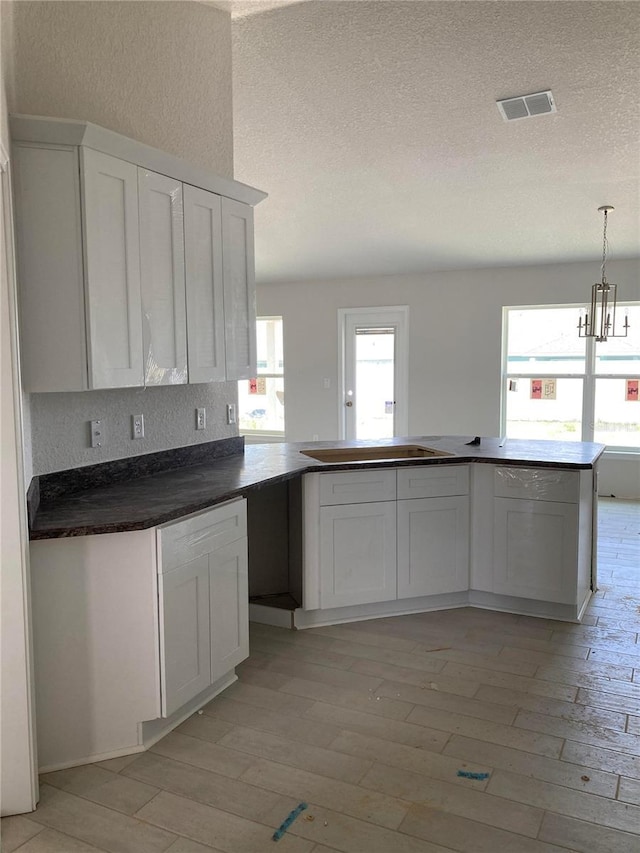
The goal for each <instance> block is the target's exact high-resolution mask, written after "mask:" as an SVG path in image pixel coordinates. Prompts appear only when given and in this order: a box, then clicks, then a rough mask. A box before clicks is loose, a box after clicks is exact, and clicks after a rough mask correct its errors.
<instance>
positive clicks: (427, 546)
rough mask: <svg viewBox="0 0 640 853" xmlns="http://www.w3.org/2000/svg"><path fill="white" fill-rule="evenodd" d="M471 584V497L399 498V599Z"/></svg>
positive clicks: (458, 589) (460, 588) (464, 588)
mask: <svg viewBox="0 0 640 853" xmlns="http://www.w3.org/2000/svg"><path fill="white" fill-rule="evenodd" d="M468 587H469V498H468V497H467V496H458V497H446V498H422V499H415V500H401V501H398V598H412V597H414V596H419V595H439V594H441V593H445V592H459V591H461V590H466V589H468Z"/></svg>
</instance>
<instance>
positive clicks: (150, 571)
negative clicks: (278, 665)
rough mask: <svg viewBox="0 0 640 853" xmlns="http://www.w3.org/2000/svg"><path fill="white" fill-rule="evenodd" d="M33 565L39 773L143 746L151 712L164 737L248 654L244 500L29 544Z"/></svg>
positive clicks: (100, 758) (123, 752) (211, 694)
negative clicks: (143, 525)
mask: <svg viewBox="0 0 640 853" xmlns="http://www.w3.org/2000/svg"><path fill="white" fill-rule="evenodd" d="M30 563H31V585H32V602H33V626H34V669H35V684H36V707H37V723H36V725H37V735H38V758H39V764H40V770H41V771H43V772H44V771H47V770H57V769H60V768H62V767H65V766H66V767H69V766H72V765H74V764H85V763H87V762H89V761H101V760H103V759H107V758H113V757H115V756H117V755H122V754H127V753H131V752H137V751H140V750H141V749H143V748H145V746H146V745H147V737H146V735H145V733H144V732H143V729H144V728H145V725H148V724H149V721H153V725H154V726H155V727H156V730H157V732H159V733H160V734H164V733H165V732H166V731H168V730H169V729H170V728H171V727H172V726H175V725H176V724H177V722H178V721H179V720H180V714H181V709H182V708H184V707H185V706H186V711H190V710H191V711H192V710H195V707H197V704H196V705H195V707H194V704H193V702H192V704H191V706H189V705H188V703H189V702H190V701H191V700H193V699H194V697H196V696H200V695H202V697H203V701H204V700H206V699H208V698H209V696H213V695H215V692H216V691H217V690H220V689H222V686H223V685H226V683H228V682H230V680H232V678H233V669H234V667H235V666H236V665H237V664H239V663H240V662H241V661H242V660H244V659H245V658H246V657H248V654H249V642H248V626H249V623H248V571H247V569H248V557H247V520H246V501H244V500H236V501H232V502H230V503H228V504H224V505H221V506H218V507H215V508H213V509H211V510H207V511H205V512H201V513H197V514H195V515H192V516H189V517H187V518H185V519H183V520H181V521H178V522H175V523H172V524H167V525H165V526H164V527H159V528H156V529H153V528H151V529H149V530H139V531H131V532H126V533H110V534H104V535H94V536H77V537H69V538H61V539H49V540H42V541H35V542H32V543H31V548H30ZM225 676H227V677H228V678H227V680H226V681H225V678H224V677H225ZM216 682H217V685H216ZM208 688H209V692H208V693H207V690H208ZM197 702H198V703H200V704H201V700H200V699H198V700H197ZM172 715H175V716H173V717H172V718H171V719H170V720H163V719H162V718H166V717H171V716H172ZM141 724H144V725H141Z"/></svg>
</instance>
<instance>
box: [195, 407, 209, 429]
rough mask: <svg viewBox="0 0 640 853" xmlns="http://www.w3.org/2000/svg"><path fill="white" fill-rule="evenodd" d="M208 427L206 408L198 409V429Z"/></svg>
mask: <svg viewBox="0 0 640 853" xmlns="http://www.w3.org/2000/svg"><path fill="white" fill-rule="evenodd" d="M206 425H207V410H206V409H205V408H204V406H203V407H202V408H201V409H196V429H204V428H205V427H206Z"/></svg>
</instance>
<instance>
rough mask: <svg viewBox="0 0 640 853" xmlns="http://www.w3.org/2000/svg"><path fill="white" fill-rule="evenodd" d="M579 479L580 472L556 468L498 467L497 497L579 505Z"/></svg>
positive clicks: (494, 491) (494, 481) (496, 478)
mask: <svg viewBox="0 0 640 853" xmlns="http://www.w3.org/2000/svg"><path fill="white" fill-rule="evenodd" d="M579 479H580V475H579V474H578V472H577V471H561V470H557V469H555V468H512V467H506V466H505V467H496V468H495V471H494V478H493V494H494V495H495V497H497V498H525V499H527V500H537V501H560V502H561V503H577V502H578V496H579V485H580V483H579Z"/></svg>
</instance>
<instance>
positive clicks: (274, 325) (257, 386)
mask: <svg viewBox="0 0 640 853" xmlns="http://www.w3.org/2000/svg"><path fill="white" fill-rule="evenodd" d="M256 325H257V335H256V337H257V349H258V375H257V377H256V378H255V379H245V380H242V381H240V382H238V412H239V421H238V423H239V426H240V431H241V432H242V433H245V434H249V435H262V436H265V437H266V436H280V437H284V361H283V336H282V317H258V319H257V322H256Z"/></svg>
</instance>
